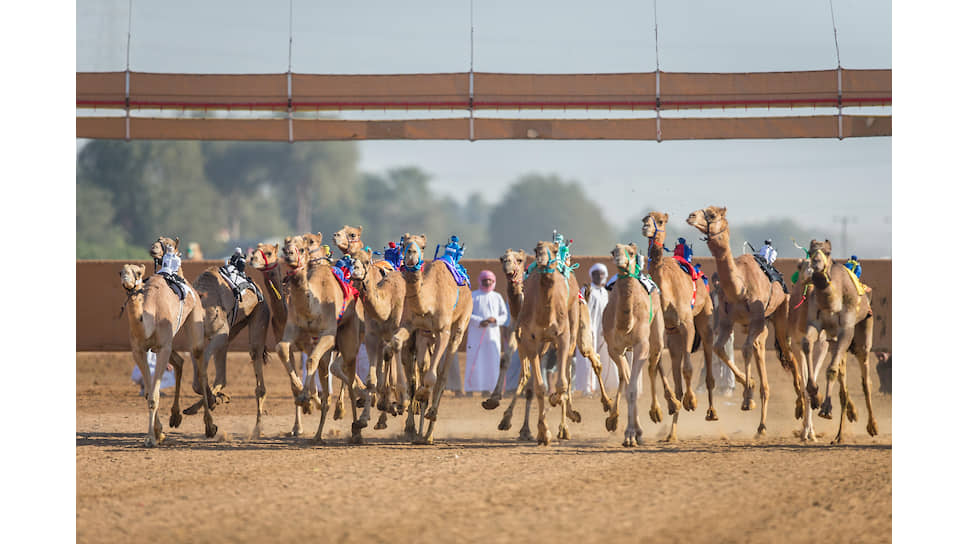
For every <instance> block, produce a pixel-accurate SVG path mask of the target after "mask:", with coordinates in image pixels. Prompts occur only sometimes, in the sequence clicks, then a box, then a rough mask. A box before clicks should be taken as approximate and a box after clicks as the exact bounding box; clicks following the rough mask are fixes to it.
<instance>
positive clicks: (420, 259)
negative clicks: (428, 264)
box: [400, 240, 424, 272]
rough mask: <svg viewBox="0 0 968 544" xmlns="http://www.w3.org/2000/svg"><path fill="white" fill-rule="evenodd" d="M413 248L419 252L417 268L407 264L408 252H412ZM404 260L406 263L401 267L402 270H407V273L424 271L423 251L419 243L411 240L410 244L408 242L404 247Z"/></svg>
mask: <svg viewBox="0 0 968 544" xmlns="http://www.w3.org/2000/svg"><path fill="white" fill-rule="evenodd" d="M411 246H413V247H414V248H416V250H417V255H418V257H417V259H418V260H417V264H416V265H415V266H408V265H407V262H406V260H407V252H408V251H410V247H411ZM403 260H404V262H403V264H401V265H400V268H402V269H404V270H406V271H407V272H419V271H420V270H422V269H423V265H424V258H423V250H422V249H420V245H419V244H418V243H417V242H415V241H413V240H410V241H409V242H407V245H406V246H404V248H403Z"/></svg>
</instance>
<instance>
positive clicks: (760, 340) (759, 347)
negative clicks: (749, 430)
mask: <svg viewBox="0 0 968 544" xmlns="http://www.w3.org/2000/svg"><path fill="white" fill-rule="evenodd" d="M754 323H756V325H754V324H751V325H750V337H751V338H754V340H753V349H752V356H753V359H754V360H755V361H756V371H757V373H758V374H759V377H760V403H761V404H762V406H761V407H760V425H759V426H758V427H757V428H756V434H757V435H760V436H762V435H765V434H766V414H767V410H768V408H769V402H770V384H769V383H768V380H767V376H766V336H767V330H766V325H765V323H764V324H763V325H762V326H759V323H758V322H757V321H754ZM754 334H755V335H756V336H753V335H754Z"/></svg>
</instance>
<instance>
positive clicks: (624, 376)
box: [605, 344, 661, 432]
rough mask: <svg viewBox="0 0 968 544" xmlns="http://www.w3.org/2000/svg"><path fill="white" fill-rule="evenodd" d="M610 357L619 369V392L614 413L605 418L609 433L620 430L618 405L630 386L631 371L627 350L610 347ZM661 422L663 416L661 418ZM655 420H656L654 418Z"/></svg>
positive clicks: (614, 346) (614, 405)
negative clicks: (626, 358) (626, 356)
mask: <svg viewBox="0 0 968 544" xmlns="http://www.w3.org/2000/svg"><path fill="white" fill-rule="evenodd" d="M608 356H609V357H611V358H612V361H613V362H615V365H616V366H617V367H618V391H616V392H615V402H613V403H612V411H611V413H609V414H608V417H607V418H605V429H606V430H607V431H609V432H612V431H614V430H615V429H617V428H618V412H619V410H618V405H619V399H621V398H622V393H623V391H625V387H626V386H627V385H628V380H629V374H630V370H629V368H628V361H626V360H625V350H624V349H621V348H619V347H618V346H616V345H613V344H609V345H608ZM659 418H660V420H661V416H659ZM653 420H654V418H653Z"/></svg>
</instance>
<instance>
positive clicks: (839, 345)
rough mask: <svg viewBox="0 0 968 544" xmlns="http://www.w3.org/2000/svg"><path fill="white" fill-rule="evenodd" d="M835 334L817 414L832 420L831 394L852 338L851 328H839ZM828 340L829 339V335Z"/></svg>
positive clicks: (852, 331) (852, 330)
mask: <svg viewBox="0 0 968 544" xmlns="http://www.w3.org/2000/svg"><path fill="white" fill-rule="evenodd" d="M836 332H837V335H836V340H834V341H833V344H834V347H833V349H832V350H831V355H830V364H829V365H828V366H827V391H826V395H825V397H824V400H823V403H822V404H821V405H820V413H819V414H818V415H819V416H820V417H822V418H825V419H833V416H832V415H831V412H832V411H833V402H831V394H832V393H833V387H834V384H835V382H836V381H837V379H838V375H839V373H840V372H841V370H840V368H841V365H842V364H844V360H845V358H846V357H847V347H848V346H850V344H851V342H852V341H853V337H854V329H853V327H839V328H837V330H836ZM828 338H830V335H829V334H828Z"/></svg>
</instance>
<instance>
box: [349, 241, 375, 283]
mask: <svg viewBox="0 0 968 544" xmlns="http://www.w3.org/2000/svg"><path fill="white" fill-rule="evenodd" d="M350 257H351V258H352V259H353V273H352V274H350V279H351V280H353V281H359V282H362V281H363V280H364V279H366V273H367V271H369V269H370V264H372V263H373V252H372V251H368V250H366V249H356V250H353V251H352V252H350Z"/></svg>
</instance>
